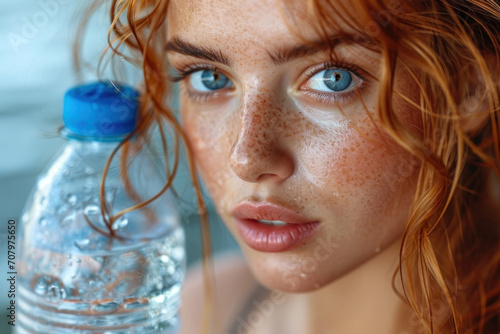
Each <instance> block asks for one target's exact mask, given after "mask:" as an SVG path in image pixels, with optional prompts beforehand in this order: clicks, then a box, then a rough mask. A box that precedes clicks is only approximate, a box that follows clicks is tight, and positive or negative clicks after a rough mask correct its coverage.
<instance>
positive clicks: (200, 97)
mask: <svg viewBox="0 0 500 334" xmlns="http://www.w3.org/2000/svg"><path fill="white" fill-rule="evenodd" d="M329 68H339V69H342V70H347V71H349V72H351V73H352V74H354V75H356V76H358V77H359V78H360V79H361V82H360V83H359V84H358V85H357V87H355V88H354V89H351V90H350V91H347V92H336V93H325V92H320V91H313V92H311V91H307V92H305V94H307V95H308V96H310V97H312V98H314V99H316V100H317V101H318V102H319V103H326V104H331V103H341V102H344V101H347V100H349V99H351V98H352V97H354V95H355V94H356V93H357V91H358V89H359V88H360V87H359V86H362V83H363V82H365V81H366V76H365V75H364V74H362V72H363V71H362V70H361V69H360V68H358V67H356V66H354V65H352V64H350V63H347V62H335V63H334V62H325V63H323V64H321V65H320V66H317V67H314V68H312V69H309V70H307V72H306V73H305V76H306V79H307V80H309V79H311V77H313V76H314V75H315V74H317V73H318V72H320V71H323V70H327V69H329ZM201 70H209V71H214V72H219V73H221V72H220V70H219V69H218V68H217V67H215V66H213V65H209V64H190V65H187V66H185V67H184V68H181V69H177V72H178V73H177V74H175V75H171V76H169V80H170V81H172V82H180V81H182V80H184V79H186V78H187V77H188V76H189V75H191V74H192V73H194V72H197V71H201ZM306 82H307V81H306ZM301 86H302V85H301ZM299 89H300V88H299ZM187 93H188V95H189V96H190V97H191V98H192V99H193V100H194V101H197V102H198V101H203V102H205V101H208V100H209V99H210V98H211V97H214V96H216V95H217V94H218V93H219V91H218V90H216V91H213V92H209V93H207V92H203V93H196V92H192V91H189V90H187Z"/></svg>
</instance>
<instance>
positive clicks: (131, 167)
mask: <svg viewBox="0 0 500 334" xmlns="http://www.w3.org/2000/svg"><path fill="white" fill-rule="evenodd" d="M137 100H138V93H137V92H136V91H135V90H133V89H131V88H129V87H127V86H123V85H116V84H114V85H111V84H107V83H101V82H100V83H94V84H90V85H85V86H79V87H76V88H74V89H71V90H69V91H68V92H67V93H66V95H65V99H64V116H63V120H64V124H65V128H64V130H63V134H64V137H65V138H66V144H65V145H64V147H63V149H62V150H61V152H60V153H59V154H58V155H57V156H56V157H55V158H54V160H53V161H52V163H50V164H49V166H48V167H47V168H46V170H45V171H44V172H43V173H42V174H41V175H40V177H39V178H38V180H37V183H36V185H35V187H34V189H33V191H32V193H31V195H30V198H29V199H28V201H27V203H26V206H25V209H24V212H23V215H22V218H21V226H20V228H19V237H20V240H21V241H20V242H21V246H20V253H19V257H18V263H17V268H18V274H19V281H18V290H19V296H18V306H19V309H18V317H17V321H16V326H15V329H16V333H19V334H24V333H46V334H56V333H72V334H73V333H110V334H111V333H143V334H144V333H177V330H178V328H179V323H178V322H179V320H178V309H179V306H180V301H179V300H180V289H181V285H182V282H183V278H184V274H185V249H184V247H185V246H184V232H183V230H182V227H181V225H180V219H179V217H178V213H177V211H176V207H175V204H174V201H173V197H172V195H171V194H170V193H169V192H165V193H163V195H161V196H160V197H158V198H157V199H155V200H153V201H152V202H150V203H149V204H148V205H146V206H143V207H139V208H135V209H134V210H131V211H127V210H128V209H130V208H132V207H134V206H137V205H138V204H139V203H141V202H144V201H145V200H148V199H150V198H152V197H153V196H155V195H156V194H157V193H159V192H160V191H161V190H162V188H163V187H164V185H165V183H166V177H165V174H166V173H165V172H163V173H162V172H161V170H162V169H161V168H159V165H158V162H157V160H156V159H155V158H154V157H153V156H152V154H151V153H150V151H148V150H147V148H146V146H144V145H141V142H140V140H139V139H138V138H132V139H131V140H129V141H128V143H129V144H128V145H127V146H126V147H122V148H121V149H120V150H119V151H118V153H117V154H116V157H115V158H114V159H113V160H112V161H111V163H110V165H109V169H108V172H107V176H106V178H105V186H104V188H102V187H101V182H102V180H103V178H102V177H103V171H104V169H105V165H106V162H107V161H108V158H109V157H110V155H111V154H112V152H113V150H115V148H116V147H117V146H118V145H119V143H120V142H121V141H122V140H123V139H124V138H125V136H127V135H128V134H129V133H131V131H132V130H133V129H134V126H135V123H136V112H137V106H138V102H137ZM101 189H102V191H101ZM120 212H121V213H123V214H121V215H119V213H120ZM113 216H116V217H115V219H110V217H113Z"/></svg>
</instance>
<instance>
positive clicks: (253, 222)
mask: <svg viewBox="0 0 500 334" xmlns="http://www.w3.org/2000/svg"><path fill="white" fill-rule="evenodd" d="M347 5H348V4H347ZM169 10H170V11H169V16H168V39H169V42H168V44H167V55H168V60H169V61H170V63H171V64H172V66H173V67H174V68H175V69H177V72H178V73H180V72H184V74H187V76H185V78H184V79H183V80H181V85H180V92H181V93H180V105H181V116H182V122H183V125H184V127H185V129H186V131H187V135H188V140H189V143H190V145H191V147H192V149H193V152H194V156H195V159H196V162H197V166H198V170H199V172H200V174H201V176H202V178H203V180H204V182H205V185H206V186H207V189H208V190H209V192H210V195H211V196H212V198H213V201H214V203H215V206H216V208H217V211H218V213H219V214H220V215H221V217H222V219H223V221H224V222H225V224H226V226H227V227H228V229H229V230H230V231H231V232H232V234H233V235H234V237H235V238H236V239H237V241H238V242H239V244H240V245H241V248H242V249H243V252H244V254H245V257H246V258H247V261H248V263H249V265H250V267H251V268H252V271H253V272H254V274H255V275H256V276H257V278H258V279H259V280H260V281H261V282H262V283H263V284H265V285H266V286H268V287H270V288H275V289H278V290H282V291H309V290H313V289H317V288H319V287H320V286H324V285H326V284H328V283H329V282H332V281H333V280H335V279H337V278H339V277H341V276H342V275H344V274H346V273H347V272H349V271H350V270H352V269H354V268H356V267H357V266H360V265H361V264H363V263H364V262H366V261H367V260H369V259H371V258H372V257H374V256H376V255H377V253H379V252H380V251H381V250H383V249H385V248H386V247H388V246H389V245H390V244H392V243H394V242H395V241H396V240H399V239H400V237H401V235H402V232H403V230H404V227H405V223H406V219H407V216H408V212H409V206H410V203H411V201H412V198H413V194H414V192H415V183H416V175H417V170H418V168H415V167H416V164H415V163H414V161H413V160H412V159H411V156H410V155H409V154H408V153H407V152H406V151H405V150H403V149H402V148H400V147H399V146H398V145H397V144H396V143H395V142H394V141H392V140H391V139H390V137H389V136H388V135H386V134H384V131H383V130H382V128H381V127H380V124H379V121H378V119H377V115H376V100H377V93H378V88H379V85H378V82H377V79H378V78H379V77H380V72H381V55H380V53H378V52H377V51H374V50H373V48H371V47H369V46H368V45H367V44H366V43H355V42H353V41H352V40H351V38H350V37H348V36H347V35H349V34H350V33H351V32H352V29H351V28H349V27H345V29H343V31H338V30H335V31H332V36H334V35H337V36H340V34H342V37H338V38H336V42H335V58H334V59H333V61H331V59H330V58H329V52H328V51H327V50H324V51H317V50H316V52H313V50H312V49H310V48H301V47H299V46H300V45H303V42H301V41H300V40H299V39H297V38H296V37H295V36H294V35H293V34H292V32H291V31H290V30H289V28H288V26H287V24H286V23H285V21H284V20H283V18H282V16H281V14H280V8H279V7H278V5H277V2H276V1H274V0H250V1H223V0H216V1H215V0H189V1H188V0H174V1H172V2H171V4H170V7H169ZM300 13H306V8H305V4H303V1H295V2H287V10H286V14H287V16H288V17H289V18H291V19H292V20H293V27H294V28H300V31H301V33H302V34H303V35H304V36H306V37H307V38H310V39H311V40H317V39H318V37H319V36H317V35H315V33H314V32H313V29H311V26H310V25H309V23H308V21H307V20H306V18H305V16H304V15H300ZM341 25H342V24H341ZM354 40H356V39H355V38H354ZM188 73H189V74H188ZM395 85H396V86H395V89H396V90H398V91H399V92H401V93H403V94H406V95H411V94H410V92H411V91H414V90H415V88H414V86H413V85H411V84H410V80H409V77H408V76H407V75H405V74H404V73H403V72H402V71H397V74H396V80H395ZM394 105H395V108H396V112H397V113H398V116H399V117H400V119H401V120H403V122H405V123H406V124H408V125H409V126H410V127H415V129H418V128H419V127H420V125H419V118H418V117H417V116H416V113H415V111H414V110H412V109H410V107H409V106H408V104H407V103H404V102H403V100H402V99H399V98H395V99H394ZM365 106H366V108H365ZM242 203H243V204H242ZM286 209H288V211H292V212H293V213H294V214H292V215H290V214H289V212H288V211H286ZM266 218H267V220H282V221H284V222H287V223H288V224H287V225H285V226H269V225H268V224H266V222H264V221H262V219H266ZM259 219H260V220H259ZM287 220H288V221H287Z"/></svg>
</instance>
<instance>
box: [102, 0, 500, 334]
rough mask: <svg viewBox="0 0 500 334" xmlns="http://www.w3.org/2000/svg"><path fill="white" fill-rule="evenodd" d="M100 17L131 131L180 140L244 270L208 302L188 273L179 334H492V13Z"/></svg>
mask: <svg viewBox="0 0 500 334" xmlns="http://www.w3.org/2000/svg"><path fill="white" fill-rule="evenodd" d="M111 15H112V20H113V25H112V31H111V32H112V34H111V36H112V38H111V39H110V45H111V47H112V50H113V51H114V52H116V53H118V54H121V52H125V53H126V54H128V55H132V56H130V57H127V59H129V60H130V61H133V62H135V63H136V64H139V65H140V66H142V69H143V71H144V87H143V88H144V95H143V101H142V103H143V108H142V118H141V123H140V126H139V128H138V133H139V134H142V135H145V133H146V131H147V130H148V128H150V127H151V126H153V125H154V124H155V123H157V122H162V121H165V120H166V121H167V122H169V124H170V125H171V126H172V127H173V129H175V131H176V133H177V134H178V137H179V138H182V139H184V140H185V144H186V145H187V148H188V155H189V158H190V159H192V162H193V166H192V173H193V175H194V174H195V170H196V171H197V172H198V173H199V175H200V176H201V178H202V180H203V182H204V183H205V184H206V186H207V189H208V190H209V192H210V195H211V197H212V199H213V201H214V203H215V206H216V208H217V211H218V213H219V214H220V216H221V217H222V219H223V220H224V222H225V224H226V226H227V228H228V229H229V230H230V231H231V233H232V234H233V235H234V237H235V238H236V240H237V241H238V242H239V244H240V246H241V248H242V250H243V254H244V256H245V260H246V263H247V265H248V266H246V265H244V264H242V263H241V262H238V261H237V260H235V259H226V260H225V261H223V264H222V265H221V267H220V268H219V269H218V270H216V276H215V284H216V285H217V293H216V294H215V295H213V296H212V295H210V294H209V293H207V295H206V296H205V297H203V291H204V290H205V288H207V287H208V286H209V284H208V283H207V284H205V285H202V284H201V280H202V279H201V278H193V277H191V276H190V277H188V280H187V283H186V286H185V288H184V296H185V300H184V302H183V305H182V309H181V312H182V321H183V323H182V325H183V333H189V334H191V333H195V332H199V331H201V330H205V331H206V332H210V333H231V334H232V333H259V334H263V333H287V334H294V333H313V334H316V333H342V334H346V333H347V334H356V333H372V334H374V333H385V334H387V333H396V334H403V333H404V334H408V333H485V334H492V333H499V332H500V212H499V210H500V194H499V175H500V173H499V167H500V162H499V159H500V145H499V144H500V142H499V135H500V132H499V125H500V124H499V120H498V117H499V116H500V114H499V106H500V103H499V84H498V82H499V79H500V4H499V2H498V1H495V0H482V1H479V0H476V1H464V0H460V1H459V0H439V1H437V0H436V1H433V0H413V1H402V0H387V1H382V0H364V1H363V0H358V1H347V0H330V1H306V0H303V1H299V0H293V1H276V0H246V1H243V0H242V1H223V0H171V1H167V0H162V1H155V2H151V1H146V0H120V1H118V0H115V1H112V8H111ZM125 50H126V51H125ZM173 81H175V82H178V83H179V87H180V90H179V92H180V93H179V96H178V98H179V101H180V118H181V122H180V123H177V121H176V118H175V115H174V113H173V111H172V110H171V109H170V108H169V107H168V103H167V102H168V99H169V98H173V97H174V95H173V94H174V91H173V90H172V82H173ZM194 182H195V186H196V187H197V189H198V190H199V187H198V184H197V181H196V177H195V178H194ZM198 194H199V192H198ZM199 198H200V205H201V209H200V211H201V212H202V216H203V205H202V201H201V196H200V195H199ZM203 222H204V223H206V221H205V220H203ZM203 231H204V243H205V245H204V247H205V248H204V249H205V253H204V255H205V257H204V259H205V267H204V271H205V273H209V269H208V268H209V266H208V265H207V264H206V263H210V257H209V255H208V250H209V239H208V236H207V235H206V233H207V232H206V231H207V230H206V225H203ZM194 272H195V271H193V273H194ZM250 273H252V274H253V276H254V277H255V279H256V281H254V278H252V277H251V275H250ZM198 274H199V277H201V273H200V272H198ZM205 279H206V280H209V275H208V276H206V277H205ZM205 282H206V281H205ZM256 282H258V283H256ZM255 284H258V285H259V286H264V287H265V288H266V289H265V291H266V292H267V295H266V296H264V297H257V296H255V295H254V296H253V295H252V294H251V291H252V289H253V288H254V286H255ZM260 292H262V291H260ZM209 299H213V300H214V304H213V305H212V310H213V311H214V312H215V314H217V315H218V316H217V317H214V320H213V321H212V324H211V325H210V326H209V325H208V321H207V319H208V318H203V321H202V318H201V316H199V317H198V315H199V314H201V305H202V303H203V301H207V300H209ZM245 304H246V305H247V307H246V308H245V307H243V305H245ZM249 306H251V307H253V309H252V308H249ZM233 309H238V310H241V309H246V313H238V312H235V311H233Z"/></svg>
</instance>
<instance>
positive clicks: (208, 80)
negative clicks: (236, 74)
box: [189, 70, 232, 92]
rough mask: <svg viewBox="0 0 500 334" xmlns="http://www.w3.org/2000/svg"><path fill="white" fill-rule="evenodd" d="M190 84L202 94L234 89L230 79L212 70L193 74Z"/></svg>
mask: <svg viewBox="0 0 500 334" xmlns="http://www.w3.org/2000/svg"><path fill="white" fill-rule="evenodd" d="M189 83H190V84H191V86H192V87H193V88H194V89H195V90H197V91H200V92H210V91H214V90H218V89H222V88H227V87H232V82H231V80H229V79H228V77H226V76H225V75H224V74H222V73H219V72H216V71H212V70H202V71H196V72H193V73H191V75H190V77H189Z"/></svg>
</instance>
